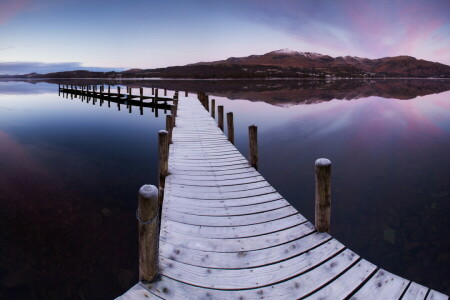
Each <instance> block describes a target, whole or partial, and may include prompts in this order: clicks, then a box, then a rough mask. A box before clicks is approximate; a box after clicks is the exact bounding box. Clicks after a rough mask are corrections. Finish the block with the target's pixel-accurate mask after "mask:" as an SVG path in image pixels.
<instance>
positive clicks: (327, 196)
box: [315, 158, 331, 232]
mask: <svg viewBox="0 0 450 300" xmlns="http://www.w3.org/2000/svg"><path fill="white" fill-rule="evenodd" d="M330 181H331V162H330V161H329V160H328V159H326V158H320V159H318V160H316V212H315V216H316V218H315V224H316V228H317V231H319V232H330V211H331V182H330Z"/></svg>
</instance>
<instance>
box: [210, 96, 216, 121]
mask: <svg viewBox="0 0 450 300" xmlns="http://www.w3.org/2000/svg"><path fill="white" fill-rule="evenodd" d="M211 116H212V118H213V119H215V118H216V100H214V99H212V100H211Z"/></svg>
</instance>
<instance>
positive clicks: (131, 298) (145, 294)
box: [116, 283, 163, 300]
mask: <svg viewBox="0 0 450 300" xmlns="http://www.w3.org/2000/svg"><path fill="white" fill-rule="evenodd" d="M144 299H150V300H153V299H163V298H160V297H158V296H156V295H155V294H153V293H151V292H150V291H149V290H147V289H146V288H144V287H143V286H142V285H140V284H139V283H138V284H136V285H134V286H133V287H132V288H131V289H129V290H128V291H127V292H126V293H125V294H123V295H122V296H120V297H117V298H116V300H144Z"/></svg>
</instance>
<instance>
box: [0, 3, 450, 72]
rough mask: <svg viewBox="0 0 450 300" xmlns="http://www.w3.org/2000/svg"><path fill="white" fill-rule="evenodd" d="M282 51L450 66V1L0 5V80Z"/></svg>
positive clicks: (211, 59)
mask: <svg viewBox="0 0 450 300" xmlns="http://www.w3.org/2000/svg"><path fill="white" fill-rule="evenodd" d="M284 48H289V49H292V50H296V51H308V52H317V53H321V54H327V55H331V56H346V55H350V56H360V57H368V58H381V57H386V56H396V55H410V56H414V57H417V58H420V59H426V60H430V61H436V62H440V63H444V64H448V65H450V0H0V74H25V73H30V72H38V73H48V72H55V71H64V70H76V69H85V70H86V69H89V70H95V71H109V70H118V71H120V70H124V69H130V68H142V69H148V68H157V67H166V66H174V65H185V64H189V63H195V62H199V61H213V60H221V59H226V58H228V57H231V56H234V57H239V56H247V55H252V54H264V53H267V52H270V51H273V50H277V49H284Z"/></svg>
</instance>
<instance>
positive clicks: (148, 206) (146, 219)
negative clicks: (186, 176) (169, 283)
mask: <svg viewBox="0 0 450 300" xmlns="http://www.w3.org/2000/svg"><path fill="white" fill-rule="evenodd" d="M159 207H160V205H159V200H158V189H157V188H156V186H154V185H149V184H146V185H143V186H142V187H141V188H140V189H139V198H138V210H137V211H136V218H137V219H138V231H139V280H141V281H147V282H152V281H153V280H154V279H155V278H156V276H157V275H158V272H159V267H158V253H159V227H160V222H161V219H160V214H159V210H160V209H159Z"/></svg>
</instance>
